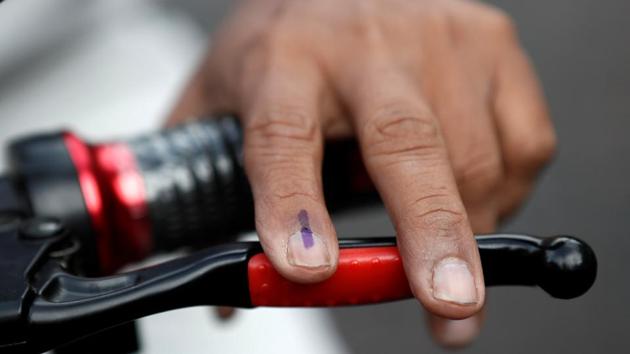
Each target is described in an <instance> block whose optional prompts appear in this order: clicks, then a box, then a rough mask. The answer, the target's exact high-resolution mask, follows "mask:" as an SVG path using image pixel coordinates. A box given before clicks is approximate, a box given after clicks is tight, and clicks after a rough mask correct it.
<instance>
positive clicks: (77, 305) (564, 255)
mask: <svg viewBox="0 0 630 354" xmlns="http://www.w3.org/2000/svg"><path fill="white" fill-rule="evenodd" d="M0 224H1V225H0V249H2V250H3V252H6V253H5V254H12V255H14V257H10V258H9V257H6V258H4V259H0V272H1V273H0V277H1V278H2V279H1V282H0V283H1V284H3V286H5V289H3V290H2V291H0V351H2V352H14V353H23V352H29V353H30V352H41V351H46V350H49V349H52V348H55V347H57V346H59V345H61V344H64V343H67V342H70V341H72V340H75V339H78V338H80V337H83V336H86V335H88V334H91V333H94V332H97V331H99V330H102V329H105V328H108V327H111V326H114V325H117V324H121V323H124V322H127V321H130V320H133V319H137V318H140V317H143V316H147V315H151V314H154V313H158V312H163V311H167V310H171V309H176V308H181V307H188V306H197V305H225V306H233V307H244V308H251V307H256V306H341V305H357V304H368V303H379V302H386V301H393V300H399V299H405V298H410V297H411V296H412V294H411V291H410V289H409V286H408V284H407V280H406V278H405V275H404V271H403V268H402V264H401V260H400V256H399V254H398V251H397V248H396V247H395V239H394V238H393V237H385V238H370V239H349V240H342V241H341V242H340V248H341V249H340V257H339V265H338V268H337V272H336V273H335V274H334V275H333V276H332V277H331V278H330V279H328V280H326V281H324V282H322V283H318V284H309V285H305V284H295V283H291V282H289V281H287V280H285V279H284V278H282V277H281V276H280V275H279V274H278V273H277V272H276V271H275V270H274V269H273V267H272V266H271V263H269V260H268V259H267V258H266V256H265V255H264V254H262V253H261V252H262V250H261V247H260V244H259V243H257V242H237V243H231V244H224V245H220V246H217V247H213V248H209V249H206V250H203V251H200V252H197V253H195V254H192V255H190V256H187V257H184V258H180V259H176V260H173V261H169V262H165V263H162V264H159V265H156V266H153V267H148V268H144V269H140V270H136V271H132V272H128V273H122V274H118V275H114V276H108V277H101V278H88V277H81V276H79V275H76V274H71V273H70V272H69V269H71V268H72V256H73V254H74V252H75V251H76V250H77V249H78V247H76V243H75V242H74V240H73V239H72V237H71V236H70V235H69V234H68V233H67V232H66V231H64V230H63V228H62V227H61V224H60V223H57V222H54V221H51V220H42V219H34V220H31V221H27V222H21V223H20V222H19V221H11V222H4V223H0ZM476 239H477V243H478V246H479V251H480V254H481V260H482V264H483V270H484V277H485V283H486V285H488V286H492V285H529V286H536V285H537V286H539V287H541V288H542V289H544V290H545V291H546V292H548V293H549V294H550V295H551V296H553V297H557V298H563V299H568V298H573V297H577V296H580V295H582V294H583V293H585V292H586V291H587V290H588V289H589V288H590V287H591V285H592V284H593V282H594V281H595V276H596V273H597V261H596V258H595V254H594V253H593V251H592V250H591V248H590V247H589V246H588V245H587V244H586V243H584V242H582V241H580V240H578V239H576V238H573V237H569V236H558V237H552V238H539V237H533V236H524V235H508V234H503V235H501V234H499V235H485V236H477V237H476Z"/></svg>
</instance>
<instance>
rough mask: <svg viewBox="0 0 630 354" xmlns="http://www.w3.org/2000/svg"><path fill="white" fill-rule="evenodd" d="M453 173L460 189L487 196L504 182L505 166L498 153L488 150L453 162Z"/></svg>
mask: <svg viewBox="0 0 630 354" xmlns="http://www.w3.org/2000/svg"><path fill="white" fill-rule="evenodd" d="M453 172H454V174H455V179H456V181H457V185H458V186H459V187H460V189H474V190H476V192H477V193H482V194H486V193H488V192H491V191H492V190H494V189H495V188H496V187H497V186H499V185H500V183H501V181H502V180H503V166H502V161H501V158H500V156H499V154H498V153H496V152H494V151H492V150H490V149H487V150H485V151H481V152H476V153H471V154H469V155H467V156H464V157H462V158H459V159H456V160H454V161H453Z"/></svg>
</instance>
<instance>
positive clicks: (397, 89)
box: [170, 0, 555, 344]
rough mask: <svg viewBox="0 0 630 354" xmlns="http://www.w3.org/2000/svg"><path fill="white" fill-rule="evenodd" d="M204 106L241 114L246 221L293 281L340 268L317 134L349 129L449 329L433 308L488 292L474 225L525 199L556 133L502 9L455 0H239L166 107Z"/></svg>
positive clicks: (425, 295)
mask: <svg viewBox="0 0 630 354" xmlns="http://www.w3.org/2000/svg"><path fill="white" fill-rule="evenodd" d="M211 112H234V113H238V114H239V115H240V116H241V117H242V119H243V122H242V123H243V126H244V131H245V146H244V149H245V150H244V157H245V168H246V171H247V174H248V177H249V180H250V183H251V186H252V190H253V195H254V200H255V211H256V228H257V231H258V234H259V236H260V240H261V242H262V245H263V247H264V250H265V253H266V254H267V255H268V257H269V258H270V260H271V262H272V263H273V264H274V266H275V267H276V269H277V270H278V271H279V272H280V273H281V274H282V275H283V276H285V277H286V278H288V279H291V280H293V281H297V282H317V281H321V280H323V279H325V278H327V277H329V276H330V275H331V274H333V272H334V271H335V267H336V261H337V256H338V246H337V240H336V234H335V229H334V227H333V225H332V223H331V220H330V217H329V214H328V212H327V210H326V207H325V205H324V198H323V194H322V181H321V161H322V147H323V144H324V140H325V138H327V137H340V136H350V135H355V136H356V137H357V139H358V141H359V145H360V147H361V150H362V154H363V159H364V162H365V165H366V167H367V169H368V172H369V174H370V176H371V178H372V179H373V181H374V183H375V185H376V187H377V189H378V191H379V193H380V195H381V197H382V199H383V201H384V203H385V206H386V207H387V210H388V212H389V215H390V217H391V219H392V221H393V223H394V225H395V228H396V232H397V235H398V242H399V247H400V253H401V255H402V259H403V264H404V268H405V272H406V274H407V277H408V279H409V283H410V286H411V289H412V291H413V293H414V295H415V296H416V298H417V299H418V300H419V301H420V302H421V303H422V304H423V305H424V307H425V308H426V309H427V310H428V311H429V312H430V313H432V314H434V315H435V316H439V317H433V319H432V323H433V326H432V328H433V329H434V330H436V334H437V337H438V339H439V340H441V341H442V342H445V343H447V344H448V343H449V340H448V339H444V338H440V334H439V332H440V331H439V330H437V329H439V328H442V327H444V326H446V324H447V322H444V321H443V320H441V319H440V318H448V319H462V318H466V317H469V316H472V315H473V314H475V313H477V312H478V311H479V310H480V309H481V308H482V306H483V303H484V293H485V291H484V282H483V274H482V269H481V263H480V260H479V254H478V251H477V247H476V243H475V241H474V238H473V230H474V231H475V232H478V233H483V232H490V231H492V230H493V229H494V228H495V226H496V224H497V220H499V218H501V217H502V216H504V215H506V214H507V213H509V212H510V211H512V210H513V209H514V208H515V207H516V206H518V205H519V204H520V203H521V202H522V201H523V199H524V198H525V197H526V195H527V194H528V192H529V191H530V189H531V187H532V183H533V180H534V178H535V176H536V175H537V172H538V171H539V169H540V168H541V167H542V166H543V165H544V164H545V163H546V162H547V161H548V159H549V158H550V157H551V155H552V152H553V150H554V146H555V136H554V133H553V128H552V125H551V123H550V120H549V118H548V113H547V108H546V105H545V101H544V99H543V97H542V94H541V90H540V88H539V85H538V82H537V80H536V77H535V74H534V72H533V70H532V68H531V66H530V64H529V62H528V60H527V58H526V55H525V54H524V52H523V50H522V49H521V47H520V46H519V44H518V39H517V36H516V34H515V30H514V26H513V24H512V22H511V21H510V19H509V18H508V17H507V16H506V15H505V14H503V13H502V12H500V11H498V10H497V9H494V8H491V7H489V6H487V5H483V4H481V3H477V2H473V1H463V0H440V1H437V0H425V1H408V0H407V1H405V0H388V1H383V0H380V1H379V0H371V1H369V0H345V1H339V0H320V1H290V0H267V1H260V0H251V1H245V2H244V3H242V4H241V6H240V7H239V8H238V10H237V11H236V12H235V13H234V14H233V15H232V16H231V18H229V19H228V20H227V22H226V23H225V24H224V26H223V28H222V30H221V31H220V32H219V33H218V34H217V36H216V37H215V41H214V43H213V46H212V49H211V51H210V53H209V55H208V56H207V59H206V61H205V62H204V63H203V65H202V67H201V71H200V72H199V73H198V74H197V75H196V76H195V78H194V79H193V80H192V81H191V83H190V85H189V86H188V88H187V89H186V90H185V92H184V95H183V97H182V99H181V101H180V102H179V104H178V105H177V106H176V108H175V110H174V112H173V115H172V117H171V119H170V122H171V123H173V122H177V121H181V120H182V119H183V118H185V117H188V116H201V115H206V114H208V113H211ZM473 321H477V320H476V319H473ZM469 322H470V321H469ZM460 323H463V322H460ZM475 323H477V322H475ZM459 326H460V327H461V325H459ZM442 332H443V331H442ZM451 342H453V341H452V340H451ZM451 344H452V343H451Z"/></svg>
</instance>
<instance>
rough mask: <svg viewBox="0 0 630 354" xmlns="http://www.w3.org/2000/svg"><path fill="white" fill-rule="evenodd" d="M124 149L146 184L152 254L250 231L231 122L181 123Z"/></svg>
mask: <svg viewBox="0 0 630 354" xmlns="http://www.w3.org/2000/svg"><path fill="white" fill-rule="evenodd" d="M127 144H128V145H129V146H130V148H131V149H132V151H133V153H134V155H135V157H136V162H137V164H138V167H139V169H140V172H141V174H142V176H143V179H144V182H145V188H146V195H147V204H148V206H149V213H150V219H151V226H152V232H153V240H154V242H155V248H156V250H170V249H173V248H177V247H181V246H182V245H186V246H190V247H199V246H205V245H208V244H209V243H220V242H225V241H226V239H227V238H228V237H229V236H231V235H234V234H235V233H237V232H238V231H239V230H242V229H248V228H253V212H252V207H251V205H252V199H251V193H250V189H249V185H248V183H247V180H246V177H245V175H244V172H243V168H242V136H241V133H240V128H239V126H238V121H237V120H236V119H235V118H233V117H229V116H228V117H222V118H218V119H212V120H199V121H194V122H190V123H185V124H182V125H179V126H177V127H175V128H172V129H167V130H164V131H162V132H159V133H156V134H151V135H145V136H140V137H137V138H134V139H133V140H131V141H128V142H127Z"/></svg>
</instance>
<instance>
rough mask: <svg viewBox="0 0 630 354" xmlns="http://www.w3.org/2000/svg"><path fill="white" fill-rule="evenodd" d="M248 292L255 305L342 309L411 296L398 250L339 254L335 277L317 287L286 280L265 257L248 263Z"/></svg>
mask: <svg viewBox="0 0 630 354" xmlns="http://www.w3.org/2000/svg"><path fill="white" fill-rule="evenodd" d="M248 275H249V292H250V297H251V302H252V305H254V306H341V305H359V304H370V303H376V302H384V301H393V300H400V299H406V298H410V297H412V293H411V290H410V289H409V283H408V282H407V277H406V276H405V272H404V270H403V267H402V263H401V261H400V255H399V254H398V249H397V248H396V247H364V248H347V249H341V250H340V251H339V265H338V267H337V271H336V272H335V274H334V275H333V276H332V277H330V278H329V279H327V280H325V281H323V282H321V283H317V284H298V283H293V282H290V281H289V280H286V279H285V278H283V277H282V276H281V275H280V274H279V273H278V272H276V270H275V269H274V268H273V266H272V265H271V263H270V262H269V259H267V256H265V255H264V254H257V255H255V256H253V257H252V258H251V259H250V260H249V264H248Z"/></svg>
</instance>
